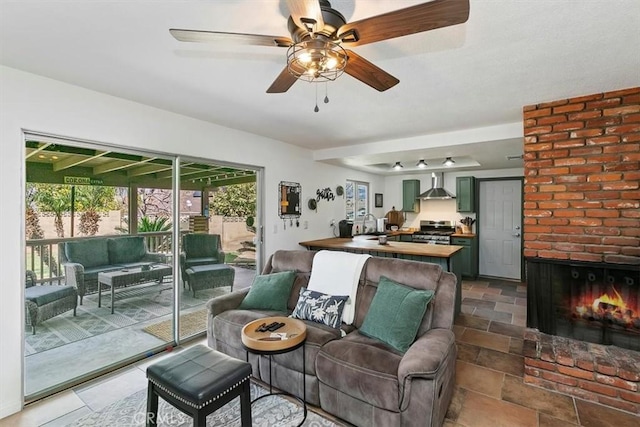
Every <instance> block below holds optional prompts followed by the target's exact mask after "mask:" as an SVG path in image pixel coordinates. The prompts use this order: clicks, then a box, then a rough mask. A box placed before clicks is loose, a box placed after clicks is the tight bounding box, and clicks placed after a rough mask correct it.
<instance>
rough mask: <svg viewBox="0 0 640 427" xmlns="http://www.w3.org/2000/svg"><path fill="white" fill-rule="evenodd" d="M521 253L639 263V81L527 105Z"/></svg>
mask: <svg viewBox="0 0 640 427" xmlns="http://www.w3.org/2000/svg"><path fill="white" fill-rule="evenodd" d="M524 135H525V141H524V174H525V187H524V240H525V242H524V248H525V249H524V255H525V256H526V257H540V258H554V259H566V260H579V261H592V262H611V263H623V264H640V87H636V88H631V89H625V90H619V91H615V92H606V93H597V94H593V95H587V96H581V97H578V98H571V99H562V100H558V101H553V102H545V103H542V104H537V105H530V106H526V107H524Z"/></svg>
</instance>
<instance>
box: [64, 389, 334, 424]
mask: <svg viewBox="0 0 640 427" xmlns="http://www.w3.org/2000/svg"><path fill="white" fill-rule="evenodd" d="M266 392H267V391H266V390H265V389H263V388H262V387H259V386H258V385H256V384H255V383H253V382H252V383H251V398H252V399H254V398H256V397H257V396H261V395H263V394H265V393H266ZM146 412H147V390H140V391H139V392H137V393H135V394H132V395H131V396H129V397H126V398H124V399H122V400H119V401H117V402H115V403H112V404H111V405H109V406H107V407H105V408H104V409H101V410H100V411H98V412H94V413H93V414H90V415H86V416H84V417H82V418H80V419H78V420H76V421H74V422H73V423H71V424H68V425H67V427H87V426H95V427H98V426H100V427H103V426H110V427H142V426H144V425H145V422H146ZM302 417H303V409H302V406H300V405H298V404H296V403H293V402H291V401H289V400H287V399H286V398H284V397H282V396H278V395H276V396H269V397H265V398H264V399H260V400H258V401H257V402H255V403H254V404H253V405H251V418H252V424H253V426H258V427H276V426H277V427H293V426H297V425H298V424H299V423H300V420H301V419H302ZM303 425H304V426H306V427H320V426H331V427H333V426H336V427H339V426H343V424H336V423H335V422H333V421H331V420H328V419H326V418H324V417H322V416H320V415H319V414H316V413H314V412H312V411H310V410H308V411H307V419H306V420H305V422H304V424H303ZM158 426H159V427H187V426H193V420H192V418H191V417H189V416H188V415H185V414H184V413H182V412H180V411H179V410H177V409H175V408H174V407H173V406H171V405H169V404H168V403H166V402H165V401H164V400H162V398H160V399H159V405H158ZM222 426H225V427H240V399H237V398H236V399H233V401H231V402H229V403H228V404H226V405H225V406H223V407H222V408H220V409H218V410H217V411H215V412H214V413H212V414H210V415H209V416H208V417H207V427H222Z"/></svg>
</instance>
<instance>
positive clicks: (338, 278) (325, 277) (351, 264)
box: [308, 251, 371, 325]
mask: <svg viewBox="0 0 640 427" xmlns="http://www.w3.org/2000/svg"><path fill="white" fill-rule="evenodd" d="M370 257H371V255H364V254H363V255H361V254H352V253H348V252H339V251H320V252H318V253H317V254H316V256H314V257H313V266H312V267H311V277H310V278H309V288H308V289H310V290H312V291H317V292H322V293H324V294H329V295H349V299H348V300H347V303H346V304H345V306H344V311H343V312H342V321H343V322H344V323H346V324H347V325H350V324H352V323H353V320H354V318H355V315H356V293H357V291H358V280H359V279H360V274H361V273H362V267H364V263H365V262H367V259H369V258H370Z"/></svg>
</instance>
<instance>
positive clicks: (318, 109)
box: [313, 85, 320, 113]
mask: <svg viewBox="0 0 640 427" xmlns="http://www.w3.org/2000/svg"><path fill="white" fill-rule="evenodd" d="M314 86H315V87H316V108H314V109H313V111H315V112H316V113H317V112H318V111H320V108H318V85H314Z"/></svg>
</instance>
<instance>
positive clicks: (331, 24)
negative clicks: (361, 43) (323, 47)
mask: <svg viewBox="0 0 640 427" xmlns="http://www.w3.org/2000/svg"><path fill="white" fill-rule="evenodd" d="M320 9H321V11H322V19H323V20H324V27H322V28H313V27H312V28H310V29H311V31H309V29H308V28H305V27H299V26H298V25H296V23H295V22H294V20H293V18H292V17H291V16H289V19H288V21H287V28H288V29H289V33H290V34H291V39H292V40H293V41H294V42H295V43H299V42H301V41H304V40H309V39H311V38H312V33H313V37H317V36H324V37H327V38H328V39H329V40H332V41H334V42H337V41H338V36H337V33H338V30H339V29H340V27H342V26H343V25H345V24H346V23H347V20H346V19H345V17H344V16H343V15H342V14H341V13H340V12H338V11H337V10H335V9H333V8H332V7H331V4H330V3H329V2H328V1H326V0H320Z"/></svg>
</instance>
